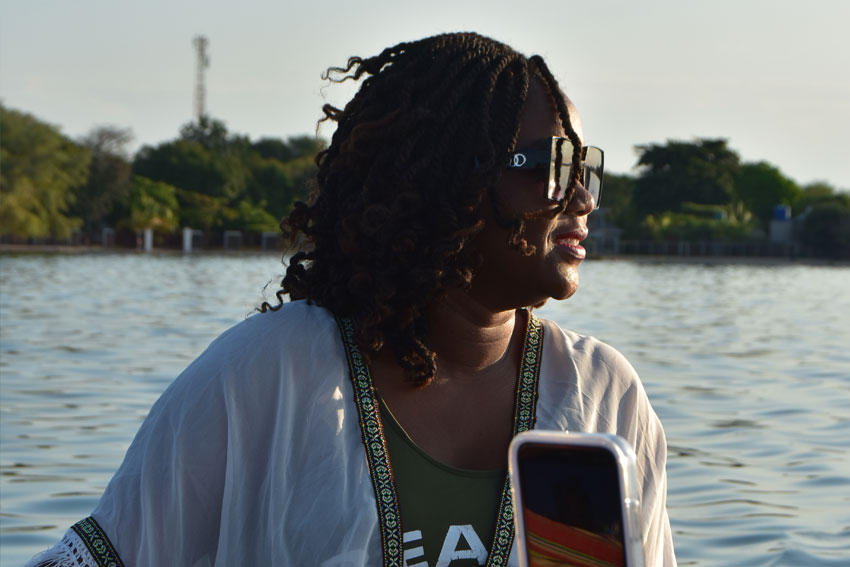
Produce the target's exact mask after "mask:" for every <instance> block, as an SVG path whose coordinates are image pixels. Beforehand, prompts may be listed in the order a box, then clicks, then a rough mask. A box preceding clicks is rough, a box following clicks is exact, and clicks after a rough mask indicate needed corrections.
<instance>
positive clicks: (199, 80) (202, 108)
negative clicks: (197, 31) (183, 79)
mask: <svg viewBox="0 0 850 567" xmlns="http://www.w3.org/2000/svg"><path fill="white" fill-rule="evenodd" d="M192 44H193V45H194V46H195V53H196V54H197V64H196V67H195V118H196V119H197V120H198V122H200V121H201V118H203V116H204V115H205V114H206V112H207V110H206V99H207V87H206V85H205V84H204V73H205V71H206V69H207V67H209V66H210V58H209V55H207V47H208V46H209V44H210V42H209V40H208V39H207V38H206V37H204V36H202V35H199V36H196V37H195V39H193V40H192Z"/></svg>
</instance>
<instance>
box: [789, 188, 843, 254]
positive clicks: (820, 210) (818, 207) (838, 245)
mask: <svg viewBox="0 0 850 567" xmlns="http://www.w3.org/2000/svg"><path fill="white" fill-rule="evenodd" d="M798 239H799V241H800V243H801V244H804V245H806V246H808V247H810V248H811V249H812V251H813V252H814V253H815V254H816V255H818V256H826V257H829V258H843V259H850V198H846V199H843V198H838V199H835V200H832V201H823V202H820V203H818V204H815V205H812V206H811V208H810V209H808V210H807V211H806V214H805V217H804V218H803V221H802V225H801V226H800V228H799V233H798Z"/></svg>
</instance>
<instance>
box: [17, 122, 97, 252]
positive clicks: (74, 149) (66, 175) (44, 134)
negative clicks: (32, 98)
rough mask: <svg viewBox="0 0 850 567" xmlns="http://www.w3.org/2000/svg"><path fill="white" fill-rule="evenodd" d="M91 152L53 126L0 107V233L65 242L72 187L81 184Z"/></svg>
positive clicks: (72, 222)
mask: <svg viewBox="0 0 850 567" xmlns="http://www.w3.org/2000/svg"><path fill="white" fill-rule="evenodd" d="M90 159H91V155H90V152H89V151H88V150H87V149H86V148H82V147H80V146H78V145H76V144H75V143H74V142H72V141H71V140H70V139H68V138H66V137H65V136H63V135H62V134H61V133H60V132H59V130H58V129H57V128H55V127H53V126H50V125H48V124H45V123H44V122H41V121H39V120H37V119H36V118H34V117H33V116H31V115H29V114H24V113H22V112H17V111H14V110H8V109H6V108H4V107H3V106H0V164H2V165H0V231H2V233H4V234H10V235H16V236H19V237H24V238H26V237H51V238H67V237H68V235H69V233H70V231H71V230H72V229H73V228H76V227H77V226H79V224H80V221H79V219H76V218H73V217H71V216H70V215H69V212H68V209H69V206H70V205H71V204H72V203H73V201H74V194H73V192H72V190H71V189H72V187H74V186H75V185H80V184H82V183H84V182H85V180H86V177H87V174H88V165H89V160H90Z"/></svg>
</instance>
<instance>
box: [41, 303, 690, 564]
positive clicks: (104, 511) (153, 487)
mask: <svg viewBox="0 0 850 567" xmlns="http://www.w3.org/2000/svg"><path fill="white" fill-rule="evenodd" d="M543 325H544V328H545V335H544V345H543V359H542V367H541V371H540V382H539V400H538V403H537V422H536V425H535V428H536V429H553V430H562V431H563V430H572V431H590V432H602V433H615V434H617V435H620V436H622V437H624V438H625V439H627V440H628V441H629V442H630V443H631V444H632V446H633V447H634V449H635V452H636V454H637V457H638V462H637V465H638V466H637V468H638V471H637V472H638V481H639V484H640V485H641V486H642V513H643V529H644V544H645V552H646V557H647V565H648V566H652V567H655V566H662V565H663V566H665V567H666V566H671V565H675V563H676V560H675V557H674V554H673V545H672V538H671V533H670V525H669V521H668V518H667V511H666V505H665V500H666V474H665V462H666V442H665V439H664V432H663V430H662V427H661V423H660V421H659V419H658V417H657V416H656V414H655V412H654V411H653V410H652V408H651V407H650V404H649V401H648V400H647V397H646V393H645V392H644V389H643V386H642V385H641V383H640V380H639V378H638V376H637V374H636V373H635V371H634V369H633V368H632V366H631V365H630V364H629V363H628V361H626V359H625V358H624V357H623V356H622V355H620V354H619V353H618V352H617V351H615V350H614V349H613V348H611V347H610V346H608V345H606V344H604V343H602V342H599V341H597V340H596V339H593V338H591V337H584V336H580V335H576V334H574V333H571V332H568V331H562V330H561V329H560V328H559V327H558V326H557V325H555V324H554V323H552V322H549V321H544V322H543ZM92 517H93V518H94V519H95V520H96V522H97V524H99V525H100V527H101V528H102V529H103V532H105V535H106V536H107V537H108V540H109V542H111V545H112V546H114V551H116V552H117V554H118V555H120V558H121V560H122V561H123V563H124V565H126V566H128V567H132V566H148V565H151V566H153V565H157V566H160V565H185V566H198V567H201V566H212V565H215V566H232V565H291V566H307V565H311V566H313V565H315V566H322V567H349V566H350V567H360V566H364V565H369V566H372V565H374V566H378V565H381V564H382V557H381V540H380V530H379V522H378V515H377V508H376V502H375V491H374V488H373V485H372V481H371V479H370V474H369V469H368V466H367V460H366V455H365V451H364V447H363V441H362V438H361V431H360V426H359V422H358V415H357V408H356V406H355V404H354V400H353V389H352V383H351V379H350V377H349V369H348V366H347V362H346V358H345V355H344V350H343V343H342V339H341V337H340V331H339V328H338V326H337V324H336V321H335V320H334V318H333V316H331V315H330V313H328V311H326V310H325V309H323V308H321V307H316V306H310V305H307V304H306V302H304V301H294V302H290V303H287V304H285V305H284V306H283V307H282V308H281V309H280V310H279V311H276V312H270V313H264V314H256V315H253V316H252V317H250V318H249V319H247V320H246V321H243V322H241V323H239V324H238V325H236V326H235V327H233V328H232V329H230V330H228V331H226V332H225V333H224V334H222V335H221V336H220V337H218V338H217V339H216V340H215V341H213V342H212V344H211V345H210V346H209V347H208V348H207V350H206V351H205V352H204V353H203V354H201V355H200V356H199V357H198V358H197V359H196V360H195V361H194V362H192V364H190V365H189V367H188V368H186V370H185V371H184V372H183V373H182V374H181V375H180V376H179V377H178V378H177V379H176V380H175V381H174V383H173V384H171V386H169V388H168V389H167V390H166V391H165V392H164V393H163V395H162V397H160V399H159V400H158V401H157V402H156V403H155V404H154V406H153V408H152V409H151V411H150V414H149V415H148V417H147V419H146V420H145V422H144V423H143V424H142V426H141V428H140V429H139V432H138V434H137V435H136V438H135V439H134V441H133V443H132V445H131V446H130V448H129V450H128V451H127V455H126V456H125V458H124V462H123V464H122V465H121V467H120V468H119V469H118V472H117V473H116V474H115V476H114V477H113V478H112V480H111V482H110V483H109V486H108V487H107V489H106V491H105V493H104V494H103V497H102V498H101V500H100V502H99V503H98V505H97V507H96V508H95V509H94V511H93V512H92ZM95 551H97V550H95ZM96 555H97V553H92V548H91V542H89V546H88V547H87V546H86V544H84V542H83V540H82V539H81V538H80V535H79V534H78V533H77V532H75V531H73V530H69V531H68V533H67V534H66V535H65V537H64V538H63V540H62V541H61V542H60V543H59V544H57V545H56V546H54V547H53V548H51V549H50V550H48V551H47V552H45V553H44V554H42V555H40V556H38V557H36V558H34V559H33V560H32V561H31V563H30V565H57V566H60V565H67V566H68V567H70V566H72V565H73V566H79V565H83V566H91V567H96V566H98V565H99V563H98V561H99V559H96V558H95V556H96ZM100 560H101V561H102V559H100ZM77 561H79V562H77ZM509 565H516V549H514V550H513V552H512V554H511V559H510V561H509Z"/></svg>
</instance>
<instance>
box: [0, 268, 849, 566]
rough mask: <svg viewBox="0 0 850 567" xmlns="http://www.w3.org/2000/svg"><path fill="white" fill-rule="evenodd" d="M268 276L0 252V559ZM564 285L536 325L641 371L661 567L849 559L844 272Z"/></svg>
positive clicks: (67, 513)
mask: <svg viewBox="0 0 850 567" xmlns="http://www.w3.org/2000/svg"><path fill="white" fill-rule="evenodd" d="M280 271H281V266H280V263H279V259H278V258H276V257H274V256H270V255H257V256H189V257H183V256H177V255H149V256H145V255H134V254H129V255H80V256H29V255H28V256H0V380H2V382H0V386H2V390H0V392H1V393H2V397H1V398H0V409H1V410H2V411H1V412H0V443H2V445H0V564H2V565H17V564H20V563H22V562H24V561H25V560H26V559H27V558H29V557H30V556H32V555H33V554H34V553H36V552H37V551H39V550H41V549H44V548H45V547H47V546H49V545H51V544H52V543H53V542H55V541H56V540H57V539H58V538H59V537H60V536H61V535H62V533H63V532H64V531H65V529H66V528H67V527H68V526H69V525H70V524H72V523H73V522H75V521H76V520H78V519H80V518H81V517H84V516H86V515H87V514H88V513H89V512H90V511H91V509H92V508H93V507H94V505H95V504H96V502H97V499H98V497H99V495H100V494H101V492H102V491H103V489H104V487H105V486H106V483H107V482H108V480H109V478H110V477H111V476H112V474H113V472H114V471H115V469H116V468H117V466H118V465H119V463H120V461H121V458H122V456H123V454H124V451H125V450H126V448H127V446H128V445H129V443H130V441H131V439H132V437H133V435H134V433H135V431H136V429H137V428H138V427H139V424H140V422H141V420H142V419H143V418H144V416H145V415H146V413H147V411H148V409H149V407H150V406H151V404H152V403H153V401H154V400H155V399H156V398H157V396H158V395H159V393H160V392H162V390H163V389H164V388H165V387H166V386H167V385H168V384H169V382H170V381H171V380H172V379H173V378H174V377H175V376H176V375H177V374H178V373H179V372H180V371H181V370H182V369H183V368H184V367H185V366H186V365H187V364H188V362H189V361H191V360H192V359H193V358H194V357H195V356H197V355H198V354H199V353H200V352H201V351H202V350H203V349H204V347H205V346H206V345H207V344H208V343H209V342H210V341H211V340H212V339H213V338H214V337H215V336H217V335H218V334H219V333H220V332H221V331H223V330H224V329H226V328H228V327H230V326H231V325H233V324H234V323H236V322H238V321H239V320H241V319H243V318H244V317H245V316H246V315H248V314H249V313H250V312H251V311H252V309H253V307H255V306H256V305H258V304H259V303H260V302H261V301H262V299H263V297H264V295H263V287H264V285H265V284H266V283H268V282H270V281H272V280H277V279H278V274H279V272H280ZM581 278H582V283H581V289H580V291H579V292H578V293H577V294H576V296H575V297H574V298H573V299H571V300H569V301H565V302H559V303H550V304H549V305H547V306H545V307H544V308H543V309H541V310H540V311H539V313H540V314H541V315H542V316H544V317H548V318H550V319H554V320H555V321H557V322H558V323H560V324H561V325H562V326H563V327H567V328H570V329H573V330H575V331H578V332H580V333H585V334H592V335H595V336H597V337H599V338H601V339H603V340H605V341H607V342H609V343H611V344H612V345H614V346H615V347H616V348H618V349H619V350H620V351H621V352H623V353H624V354H625V355H626V356H627V357H628V358H629V360H630V361H631V362H632V364H633V365H634V366H635V367H636V368H637V370H638V372H639V373H640V374H641V376H642V378H643V381H644V384H645V386H646V389H647V391H648V393H649V397H650V399H651V400H652V403H653V405H654V407H655V409H656V411H657V412H658V414H659V415H660V416H661V419H662V421H663V422H664V426H665V429H666V432H667V439H668V445H669V462H668V474H669V494H668V508H669V512H670V518H671V523H672V526H673V531H674V542H675V545H676V550H677V555H678V558H679V563H680V565H700V566H709V565H710V566H726V565H759V566H761V565H768V566H772V565H789V566H821V565H830V566H832V565H834V566H838V565H841V566H848V565H850V348H848V345H850V268H847V267H831V266H806V265H795V264H781V265H774V266H759V265H700V264H665V263H657V264H652V263H635V262H628V261H605V262H602V261H599V262H592V261H590V262H586V263H585V265H584V266H583V267H582V270H581ZM275 287H276V281H275V282H273V283H272V284H271V286H270V288H269V290H268V291H266V292H265V295H266V296H271V295H272V294H273V290H274V288H275Z"/></svg>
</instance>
